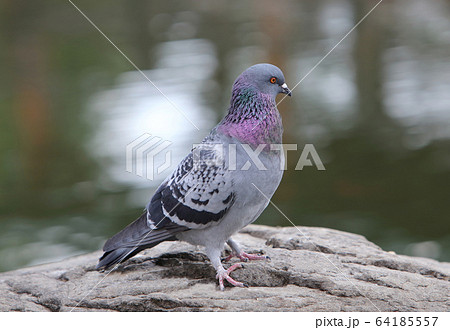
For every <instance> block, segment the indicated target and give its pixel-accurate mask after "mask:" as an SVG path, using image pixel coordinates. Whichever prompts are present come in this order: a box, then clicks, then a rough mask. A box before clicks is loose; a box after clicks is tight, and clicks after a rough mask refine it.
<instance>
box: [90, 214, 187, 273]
mask: <svg viewBox="0 0 450 330" xmlns="http://www.w3.org/2000/svg"><path fill="white" fill-rule="evenodd" d="M180 228H182V227H180ZM179 231H180V230H176V229H174V228H161V229H151V228H150V227H149V225H148V223H147V212H145V213H144V214H142V215H141V216H140V217H139V218H138V219H137V220H136V221H134V222H133V223H131V224H130V225H128V226H127V227H125V228H124V229H123V230H122V231H120V232H118V233H117V234H116V235H114V236H113V237H111V238H110V239H109V240H107V241H106V243H105V245H104V246H103V251H104V254H103V256H102V257H101V258H100V260H99V262H98V264H97V266H96V269H98V270H100V269H106V268H110V267H112V266H114V265H115V264H118V263H121V262H123V261H125V260H127V259H129V258H131V257H133V256H135V255H136V254H138V253H139V252H140V251H142V250H145V249H148V248H151V247H154V246H155V245H158V244H159V243H161V242H163V241H169V240H175V239H176V238H175V236H174V235H175V234H176V233H177V232H179Z"/></svg>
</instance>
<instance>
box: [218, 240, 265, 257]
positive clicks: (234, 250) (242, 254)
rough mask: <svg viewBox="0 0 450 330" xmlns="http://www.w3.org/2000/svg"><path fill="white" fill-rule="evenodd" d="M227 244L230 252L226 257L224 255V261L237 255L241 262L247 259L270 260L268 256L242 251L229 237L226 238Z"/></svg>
mask: <svg viewBox="0 0 450 330" xmlns="http://www.w3.org/2000/svg"><path fill="white" fill-rule="evenodd" d="M227 244H228V245H229V246H230V247H231V250H232V253H231V254H230V255H229V256H228V257H226V258H225V259H224V261H229V260H230V259H231V258H233V257H238V258H239V259H241V261H243V262H247V261H249V260H270V258H269V257H268V256H261V255H258V254H249V253H245V252H244V251H242V249H241V247H240V246H239V244H238V243H236V242H235V241H234V240H233V239H231V238H230V239H228V241H227Z"/></svg>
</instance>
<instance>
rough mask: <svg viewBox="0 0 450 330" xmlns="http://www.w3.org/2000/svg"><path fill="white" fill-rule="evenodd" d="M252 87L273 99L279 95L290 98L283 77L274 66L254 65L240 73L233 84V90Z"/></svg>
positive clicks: (289, 91)
mask: <svg viewBox="0 0 450 330" xmlns="http://www.w3.org/2000/svg"><path fill="white" fill-rule="evenodd" d="M244 86H246V87H253V88H255V89H256V90H257V91H258V92H260V93H263V94H266V95H270V96H271V97H273V99H275V97H276V96H277V95H278V94H279V93H283V94H287V95H289V96H291V90H290V89H289V88H288V86H287V85H286V82H285V80H284V75H283V72H281V70H280V69H279V68H278V67H276V66H275V65H272V64H268V63H261V64H255V65H253V66H251V67H249V68H248V69H247V70H245V71H244V72H242V73H241V75H240V76H239V77H238V78H237V79H236V81H235V82H234V86H233V88H234V89H235V88H241V87H244Z"/></svg>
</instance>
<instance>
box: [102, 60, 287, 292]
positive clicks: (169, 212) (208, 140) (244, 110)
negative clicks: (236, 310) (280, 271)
mask: <svg viewBox="0 0 450 330" xmlns="http://www.w3.org/2000/svg"><path fill="white" fill-rule="evenodd" d="M279 93H283V94H287V95H289V96H291V90H290V89H289V88H288V86H287V85H286V82H285V78H284V75H283V72H282V71H281V70H280V69H279V68H278V67H276V66H274V65H272V64H268V63H261V64H256V65H253V66H251V67H249V68H248V69H246V70H245V71H244V72H243V73H241V74H240V75H239V77H238V78H237V79H236V80H235V82H234V84H233V88H232V94H231V101H230V106H229V108H228V112H227V114H226V116H225V117H224V118H223V119H222V120H221V121H220V123H219V124H217V126H216V127H214V128H213V129H212V130H211V132H210V134H209V135H208V136H207V137H205V138H204V139H203V141H202V143H200V144H199V145H197V146H195V147H194V148H193V149H192V150H191V152H190V153H189V154H188V155H187V156H186V157H185V158H184V159H183V160H182V161H181V162H180V164H179V165H178V167H177V168H176V169H175V170H174V171H173V173H172V174H171V175H169V176H168V177H167V178H166V179H165V180H164V181H163V182H162V183H161V185H160V186H159V187H158V189H157V190H156V192H155V194H154V195H153V197H152V198H151V200H150V202H149V204H148V205H147V206H146V208H145V210H144V213H143V214H142V215H141V216H140V217H139V218H138V219H137V220H135V221H134V222H133V223H131V224H130V225H128V226H127V227H126V228H124V229H123V230H122V231H120V232H119V233H117V234H116V235H114V236H113V237H111V238H110V239H108V240H107V241H106V243H105V245H104V247H103V251H104V254H103V256H102V257H101V258H100V260H99V263H98V265H97V267H96V268H97V269H98V270H104V269H108V268H110V267H112V266H114V265H116V264H118V263H121V262H123V261H125V260H127V259H129V258H131V257H133V256H135V255H136V254H137V253H139V252H140V251H142V250H144V249H148V248H151V247H154V246H156V245H157V244H159V243H161V242H163V241H169V240H181V241H186V242H189V243H191V244H193V245H200V246H203V247H204V248H205V253H206V255H207V256H208V258H209V260H210V261H211V263H212V265H213V267H214V268H215V270H216V273H217V275H216V279H217V280H218V282H219V288H220V290H224V281H226V282H228V283H229V284H231V285H232V286H236V287H246V286H247V285H246V284H244V283H242V282H238V281H236V280H234V279H233V278H232V277H231V276H230V273H231V272H232V271H233V270H235V269H237V268H241V267H242V264H241V263H237V264H234V265H232V266H230V267H229V268H228V269H225V268H224V266H223V264H222V260H221V255H222V251H223V250H224V247H225V244H228V246H229V247H230V248H231V255H230V256H229V257H228V258H226V259H225V260H227V261H228V260H230V259H231V258H232V257H237V258H239V259H240V261H241V262H245V261H248V260H262V259H269V258H268V257H267V256H264V255H257V254H248V253H246V252H244V251H243V250H242V249H241V247H240V246H239V244H238V243H236V241H234V240H233V239H232V238H231V236H232V235H233V234H235V233H236V232H238V231H239V230H241V229H242V228H244V227H245V226H247V225H248V224H250V223H252V222H254V221H255V220H256V219H257V218H258V217H259V215H260V214H261V213H262V212H263V211H264V209H265V208H266V207H267V205H268V203H269V200H270V198H271V197H272V196H273V194H274V193H275V191H276V189H277V188H278V185H279V184H280V181H281V178H282V176H283V170H284V162H285V160H284V153H283V151H282V148H281V143H282V134H283V125H282V121H281V116H280V113H279V112H278V109H277V106H276V101H275V98H276V96H277V95H278V94H279Z"/></svg>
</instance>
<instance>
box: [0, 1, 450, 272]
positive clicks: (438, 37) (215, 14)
mask: <svg viewBox="0 0 450 330" xmlns="http://www.w3.org/2000/svg"><path fill="white" fill-rule="evenodd" d="M375 3H376V2H372V1H367V2H361V1H357V0H348V1H347V0H340V1H331V0H328V1H326V0H323V1H312V0H311V1H279V2H277V4H276V5H274V3H273V1H272V2H271V1H268V0H267V1H266V0H264V1H258V2H256V1H229V2H227V5H226V6H225V5H224V4H222V3H219V2H210V1H208V2H207V1H185V2H183V3H173V2H170V4H169V3H166V2H163V1H141V2H139V3H134V2H131V3H130V2H126V1H118V2H116V3H115V4H114V5H113V6H112V5H111V4H110V3H109V2H106V1H98V2H96V4H95V5H94V4H91V3H89V2H86V1H79V3H78V2H77V5H79V7H80V9H82V10H83V11H85V13H86V14H87V15H88V16H89V17H90V18H91V19H92V20H93V21H94V22H95V23H96V24H97V25H98V26H99V27H100V28H101V29H102V30H103V31H104V32H105V34H106V35H108V37H109V38H110V39H111V40H113V41H114V42H116V43H117V45H118V46H119V47H120V49H121V50H122V51H123V52H124V53H125V54H126V55H127V56H128V57H129V58H130V59H132V60H133V62H135V63H136V65H137V66H138V67H139V68H140V69H141V70H142V73H143V74H145V76H147V77H148V78H149V79H151V81H152V82H153V83H154V84H155V85H156V86H158V88H160V89H161V91H162V92H163V93H164V95H166V96H167V98H169V99H170V100H171V101H172V102H173V103H174V104H175V105H176V107H174V106H173V105H172V104H171V103H170V102H168V101H167V99H166V98H165V96H164V95H162V94H161V93H160V92H159V91H158V90H157V89H156V88H155V87H154V86H153V85H152V84H151V83H150V82H149V81H148V80H146V78H145V77H144V76H143V75H142V74H141V73H140V72H138V71H136V70H134V68H133V67H132V65H131V64H130V63H129V62H127V60H126V59H124V58H123V57H122V56H121V55H120V53H118V52H117V50H116V49H114V47H113V46H111V44H109V43H108V42H107V41H106V40H105V39H104V38H103V37H102V36H101V35H100V34H99V33H98V31H96V30H95V29H94V28H93V27H92V26H90V25H89V23H88V22H87V21H85V20H84V18H83V17H82V16H81V15H80V14H79V13H78V12H77V11H76V10H75V9H74V8H73V7H71V6H70V4H69V5H68V4H58V5H55V4H53V3H50V2H48V3H47V2H44V3H43V4H40V5H39V6H31V7H30V6H29V5H27V6H25V5H23V4H22V3H21V2H14V3H8V4H7V5H6V4H4V5H1V6H2V7H0V9H2V10H0V22H2V23H1V26H0V47H1V49H3V50H4V51H3V52H2V53H0V59H1V61H0V63H2V65H0V159H1V163H0V226H1V231H0V271H6V270H10V269H14V268H19V267H23V266H26V265H32V264H39V263H43V262H49V261H54V260H59V259H61V258H64V257H68V256H71V255H76V254H80V253H85V252H88V251H93V250H95V249H98V248H100V247H101V245H102V244H103V242H104V240H105V239H106V238H107V237H108V236H110V235H112V234H114V233H115V232H116V231H117V230H119V229H120V228H122V227H123V226H125V225H126V224H128V223H129V222H131V221H132V220H133V219H134V218H135V217H136V216H137V215H138V214H139V212H140V211H141V209H142V208H143V207H144V205H145V204H146V202H147V201H148V199H149V198H150V197H151V194H152V192H153V191H154V189H155V188H156V187H157V185H158V184H159V183H160V182H161V181H162V180H163V179H164V177H165V176H166V175H167V174H168V173H170V171H171V170H172V169H173V168H174V167H175V166H176V165H177V162H178V161H179V160H180V159H181V158H182V157H183V156H184V155H185V154H186V153H187V152H188V150H189V148H190V147H191V146H192V144H193V143H197V142H199V141H200V140H201V139H202V138H203V137H204V136H205V135H206V134H207V133H208V132H209V130H210V129H211V128H212V127H213V126H214V125H215V124H216V123H217V122H218V121H219V120H220V118H221V117H222V116H223V115H224V113H225V111H226V108H227V104H228V100H229V96H230V88H231V84H232V82H233V80H234V79H235V77H236V76H237V75H238V74H239V73H240V72H241V71H242V70H243V69H245V68H246V67H247V66H249V65H251V64H254V63H257V62H263V61H264V62H271V63H274V64H276V65H278V66H280V67H281V68H282V69H283V71H284V72H285V73H286V78H287V81H288V84H289V85H290V86H291V87H292V86H294V85H295V84H296V83H297V82H298V81H300V79H302V78H303V77H305V75H306V74H307V73H308V72H309V71H310V69H311V68H313V67H314V65H315V64H316V63H317V62H318V61H319V60H320V59H321V58H322V57H323V56H324V55H325V54H326V53H327V52H328V51H329V50H330V49H331V48H332V47H333V46H335V45H336V43H337V42H339V40H340V39H341V38H342V37H343V36H344V35H345V34H346V33H347V32H348V30H349V29H351V28H352V27H353V25H354V24H355V23H356V22H357V21H358V20H359V19H360V18H361V17H362V16H364V15H365V13H367V12H368V11H369V10H370V9H371V8H372V6H374V5H375ZM449 11H450V3H449V2H448V1H444V0H441V1H434V2H427V1H425V0H400V1H396V2H389V3H383V4H381V5H380V6H379V8H377V9H376V10H375V11H374V12H373V13H372V14H371V15H370V16H369V17H368V18H367V19H366V20H365V21H364V22H363V23H362V24H361V25H360V26H359V27H358V28H357V29H356V30H355V31H354V32H353V33H352V34H351V35H350V36H349V37H348V38H346V39H345V40H344V41H343V42H342V43H341V44H339V46H338V47H337V48H336V49H335V50H334V51H333V52H332V53H331V54H330V55H329V56H328V57H327V58H326V59H325V60H324V61H323V62H322V63H321V64H320V65H319V66H318V67H317V68H316V69H315V70H314V71H312V72H311V73H310V74H309V75H308V76H307V77H306V78H305V79H304V80H303V81H302V83H301V84H300V85H299V86H298V88H296V89H295V91H294V95H293V97H292V98H291V99H286V100H284V101H283V102H282V104H281V105H280V110H281V112H282V115H283V119H284V123H285V137H284V141H285V142H286V143H298V144H299V145H300V146H301V145H302V144H304V143H313V144H314V145H315V147H316V149H317V150H318V152H319V154H320V156H321V158H322V160H324V161H325V166H326V168H327V170H326V171H317V170H315V169H314V168H305V170H303V171H301V172H297V171H293V170H292V169H293V168H294V167H295V163H296V161H297V159H298V156H299V153H295V152H291V153H290V154H289V155H290V156H291V157H290V163H289V164H290V166H289V168H290V169H291V170H289V171H287V172H286V173H285V178H284V180H283V182H282V184H281V186H280V188H279V190H278V191H277V193H276V195H275V196H274V202H275V203H276V204H277V205H278V206H279V207H280V208H281V209H282V210H283V211H284V212H285V213H286V214H287V215H288V216H289V218H290V219H291V220H293V221H294V222H295V223H296V224H299V225H309V226H326V227H331V228H337V229H342V230H346V231H350V232H354V233H359V234H362V235H365V236H366V237H368V238H369V239H370V240H372V241H374V242H375V243H377V244H379V245H381V246H382V247H383V248H384V249H386V250H394V251H396V252H397V253H404V254H409V255H417V256H424V257H431V258H435V259H439V260H447V261H450V246H449V245H450V243H449V242H450V226H449V223H450V222H449V216H450V204H449V203H448V198H449V188H448V187H449V183H450V154H449V150H450V148H449V147H450V140H449V139H450V128H449V127H450V125H449V124H448V123H449V121H450V93H448V90H449V88H450V67H449V65H450V61H449V59H450V19H449V18H448V17H450V16H449V15H448V14H449ZM5 64H7V65H5ZM177 108H178V110H177ZM179 110H181V111H183V112H184V113H185V115H186V116H187V117H188V118H189V119H190V120H191V121H192V122H193V123H194V124H195V125H196V126H197V127H198V128H199V130H197V129H196V128H195V127H194V126H193V125H192V124H191V123H190V122H189V120H187V119H186V118H185V117H184V116H183V115H182V114H180V113H179ZM144 133H149V134H152V135H153V136H158V137H161V138H162V139H165V140H168V141H171V142H172V144H171V146H170V151H171V153H172V160H173V161H172V163H171V166H170V168H169V169H167V170H166V171H164V172H163V173H161V174H160V175H157V176H156V178H155V180H153V181H150V180H147V179H144V178H142V177H139V176H137V175H135V174H132V173H128V172H126V171H125V161H126V159H125V150H126V145H127V144H128V143H130V142H132V141H133V140H135V139H136V138H138V137H139V136H140V135H142V134H144ZM300 149H301V148H300ZM292 164H293V165H292ZM258 222H259V223H264V224H269V225H280V226H285V225H289V223H286V221H285V219H284V218H283V217H282V216H281V215H280V214H279V213H278V212H277V211H276V210H275V209H273V208H268V209H267V210H266V211H265V212H264V214H263V215H262V216H261V217H260V219H259V220H258Z"/></svg>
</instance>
